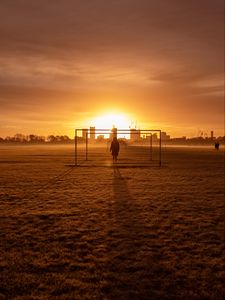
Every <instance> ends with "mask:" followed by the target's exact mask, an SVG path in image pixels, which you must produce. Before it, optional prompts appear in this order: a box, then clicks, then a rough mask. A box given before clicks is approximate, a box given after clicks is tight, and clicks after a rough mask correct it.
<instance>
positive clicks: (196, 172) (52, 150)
mask: <svg viewBox="0 0 225 300" xmlns="http://www.w3.org/2000/svg"><path fill="white" fill-rule="evenodd" d="M135 151H136V152H135V155H136V156H137V155H138V154H137V151H138V149H135ZM72 152H73V149H72V148H70V147H47V146H40V147H30V146H28V147H3V146H2V147H1V148H0V170H1V173H0V198H1V206H0V208H1V211H0V220H1V221H0V222H1V226H0V230H1V231H0V240H1V244H0V271H1V273H0V274H1V275H0V276H1V278H0V279H1V280H0V299H13V298H14V299H190V298H192V299H224V298H225V288H224V278H225V271H224V250H225V249H224V164H223V163H224V155H223V154H224V153H223V152H222V151H218V152H216V151H214V150H213V149H209V148H205V149H201V148H189V149H187V148H168V149H166V150H164V156H163V157H164V164H163V166H162V167H161V168H159V167H151V168H120V167H119V168H105V167H95V168H94V167H90V168H89V167H85V168H84V167H79V168H68V167H65V164H68V163H70V162H71V155H72ZM62 173H63V174H64V176H61V174H62ZM57 175H60V176H58V177H55V176H57Z"/></svg>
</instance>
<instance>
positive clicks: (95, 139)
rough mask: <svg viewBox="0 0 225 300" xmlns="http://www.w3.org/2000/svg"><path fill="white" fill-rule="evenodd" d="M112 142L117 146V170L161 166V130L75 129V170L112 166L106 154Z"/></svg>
mask: <svg viewBox="0 0 225 300" xmlns="http://www.w3.org/2000/svg"><path fill="white" fill-rule="evenodd" d="M114 138H117V140H118V142H119V148H120V149H119V154H118V159H117V162H116V164H117V165H118V166H121V167H122V166H131V167H132V166H153V165H158V166H161V161H162V155H161V152H162V151H161V130H146V129H145V130H141V129H117V128H113V129H111V130H110V129H96V128H95V127H90V128H88V129H86V128H85V129H75V138H74V165H75V166H81V165H85V166H112V165H113V164H114V163H113V159H112V153H111V151H110V148H111V143H112V140H113V139H114Z"/></svg>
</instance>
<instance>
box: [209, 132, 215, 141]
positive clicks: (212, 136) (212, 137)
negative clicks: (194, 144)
mask: <svg viewBox="0 0 225 300" xmlns="http://www.w3.org/2000/svg"><path fill="white" fill-rule="evenodd" d="M210 136H211V140H213V139H214V135H213V131H211V135H210Z"/></svg>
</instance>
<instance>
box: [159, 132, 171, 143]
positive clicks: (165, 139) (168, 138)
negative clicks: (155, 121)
mask: <svg viewBox="0 0 225 300" xmlns="http://www.w3.org/2000/svg"><path fill="white" fill-rule="evenodd" d="M161 139H162V141H168V140H170V135H168V134H167V133H166V132H161Z"/></svg>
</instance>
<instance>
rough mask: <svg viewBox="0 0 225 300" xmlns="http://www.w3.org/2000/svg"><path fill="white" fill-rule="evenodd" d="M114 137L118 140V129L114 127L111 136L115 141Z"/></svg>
mask: <svg viewBox="0 0 225 300" xmlns="http://www.w3.org/2000/svg"><path fill="white" fill-rule="evenodd" d="M114 137H116V138H117V128H116V127H114V126H113V128H112V130H111V134H110V139H113V138H114Z"/></svg>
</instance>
